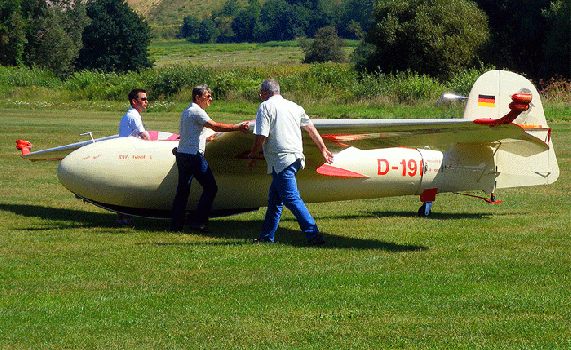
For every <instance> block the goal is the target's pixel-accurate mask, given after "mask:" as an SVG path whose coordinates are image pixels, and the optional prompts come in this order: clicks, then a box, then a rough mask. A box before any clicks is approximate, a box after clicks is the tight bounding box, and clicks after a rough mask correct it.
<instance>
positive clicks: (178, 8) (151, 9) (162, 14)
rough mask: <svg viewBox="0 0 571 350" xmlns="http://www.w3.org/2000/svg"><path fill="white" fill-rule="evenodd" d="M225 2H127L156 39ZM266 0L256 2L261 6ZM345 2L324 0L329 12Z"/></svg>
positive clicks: (168, 34)
mask: <svg viewBox="0 0 571 350" xmlns="http://www.w3.org/2000/svg"><path fill="white" fill-rule="evenodd" d="M226 1H227V0H200V1H188V0H127V3H128V4H129V6H131V7H132V8H133V9H134V10H135V11H137V13H139V14H140V15H142V16H143V17H145V18H146V19H147V21H148V23H149V24H150V26H151V28H152V29H153V33H154V35H155V36H156V37H161V36H166V37H173V36H174V34H176V33H178V29H179V27H180V26H181V25H182V21H183V18H184V17H186V16H189V15H197V16H199V17H204V16H208V15H209V14H210V13H212V11H215V10H219V9H221V8H222V7H223V6H224V4H225V3H226ZM237 1H238V2H239V3H241V4H242V5H244V6H245V5H247V3H248V0H237ZM267 1H268V0H258V2H259V3H260V4H261V5H263V4H264V3H266V2H267ZM344 2H346V0H326V5H325V6H327V7H328V8H329V9H330V10H331V11H333V10H334V8H337V7H338V6H340V4H342V3H344Z"/></svg>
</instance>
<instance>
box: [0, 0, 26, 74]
mask: <svg viewBox="0 0 571 350" xmlns="http://www.w3.org/2000/svg"><path fill="white" fill-rule="evenodd" d="M21 6H22V1H21V0H0V64H2V65H18V64H21V63H22V56H23V53H24V45H25V43H26V35H25V32H24V19H23V18H22V11H21V8H22V7H21Z"/></svg>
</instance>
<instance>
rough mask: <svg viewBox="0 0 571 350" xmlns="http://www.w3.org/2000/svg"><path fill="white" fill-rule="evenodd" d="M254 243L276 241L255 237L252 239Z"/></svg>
mask: <svg viewBox="0 0 571 350" xmlns="http://www.w3.org/2000/svg"><path fill="white" fill-rule="evenodd" d="M252 243H254V244H255V243H274V242H272V241H268V240H266V239H263V238H254V239H253V240H252Z"/></svg>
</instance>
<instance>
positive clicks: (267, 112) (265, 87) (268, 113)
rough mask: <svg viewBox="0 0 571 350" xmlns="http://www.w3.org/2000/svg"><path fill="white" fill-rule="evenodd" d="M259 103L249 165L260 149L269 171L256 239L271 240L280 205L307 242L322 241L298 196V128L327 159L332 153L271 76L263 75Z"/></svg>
mask: <svg viewBox="0 0 571 350" xmlns="http://www.w3.org/2000/svg"><path fill="white" fill-rule="evenodd" d="M260 98H261V100H262V103H261V104H260V107H259V108H258V112H257V114H256V126H255V127H254V134H255V135H256V138H255V140H254V144H253V146H252V152H251V153H250V155H249V158H250V161H249V162H248V168H250V169H252V167H253V165H254V162H255V161H256V160H255V157H256V155H257V154H258V153H259V152H260V150H262V149H263V151H264V157H265V158H266V162H267V164H268V174H271V175H272V183H271V185H270V193H269V196H268V209H267V211H266V217H265V219H264V224H263V225H262V234H261V236H260V239H257V240H255V241H260V242H274V235H275V232H276V230H277V228H278V224H279V222H280V218H281V214H282V209H283V206H284V205H285V206H286V208H288V209H289V210H291V212H292V213H293V215H294V216H295V217H296V219H297V222H298V223H299V227H300V229H301V231H302V232H303V233H304V234H305V238H306V239H307V243H308V244H309V245H320V244H323V243H325V240H324V239H323V236H322V235H321V234H320V233H319V229H318V228H317V225H316V224H315V220H313V217H312V216H311V214H309V211H308V210H307V207H306V206H305V203H304V202H303V200H302V199H301V198H300V196H299V191H298V189H297V181H296V174H297V172H298V171H299V170H300V169H303V167H304V166H305V156H304V155H303V144H302V138H301V129H304V130H305V131H307V132H309V135H310V137H311V139H312V140H313V142H315V144H316V145H317V147H318V148H319V150H320V151H321V154H322V155H323V158H325V161H326V162H327V163H331V162H332V161H333V155H332V154H331V152H330V151H329V150H328V149H327V147H326V146H325V144H324V143H323V139H322V138H321V135H319V132H318V131H317V129H315V127H314V126H313V123H312V122H311V120H309V117H308V116H307V114H305V110H304V109H303V108H302V107H300V106H298V105H297V104H295V103H294V102H291V101H288V100H286V99H284V98H283V97H282V96H281V95H280V86H279V84H278V82H277V81H276V80H274V79H266V80H264V82H263V83H262V86H261V89H260Z"/></svg>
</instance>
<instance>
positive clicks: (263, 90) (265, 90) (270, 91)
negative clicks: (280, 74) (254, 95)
mask: <svg viewBox="0 0 571 350" xmlns="http://www.w3.org/2000/svg"><path fill="white" fill-rule="evenodd" d="M279 94H280V84H278V82H277V81H276V80H275V79H266V80H264V81H263V82H262V86H261V87H260V98H261V99H262V101H265V100H267V99H268V98H270V97H272V96H274V95H279Z"/></svg>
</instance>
